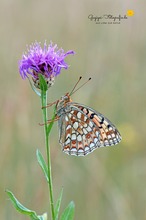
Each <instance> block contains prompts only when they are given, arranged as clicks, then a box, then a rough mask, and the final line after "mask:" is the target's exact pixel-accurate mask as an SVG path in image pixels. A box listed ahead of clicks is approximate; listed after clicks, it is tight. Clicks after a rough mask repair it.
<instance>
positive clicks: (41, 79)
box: [39, 74, 48, 92]
mask: <svg viewBox="0 0 146 220" xmlns="http://www.w3.org/2000/svg"><path fill="white" fill-rule="evenodd" d="M39 83H40V89H41V90H42V91H43V92H46V91H47V90H48V86H47V83H46V81H45V79H44V77H43V76H42V75H41V74H39Z"/></svg>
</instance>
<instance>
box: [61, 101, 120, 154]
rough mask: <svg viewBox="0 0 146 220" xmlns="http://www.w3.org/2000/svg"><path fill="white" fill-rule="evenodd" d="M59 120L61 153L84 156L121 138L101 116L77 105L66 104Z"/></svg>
mask: <svg viewBox="0 0 146 220" xmlns="http://www.w3.org/2000/svg"><path fill="white" fill-rule="evenodd" d="M65 108H66V109H65V111H64V112H65V113H64V114H62V115H61V116H60V118H59V130H60V143H61V145H62V150H63V152H65V153H67V154H69V155H76V156H85V155H87V154H89V153H91V152H92V151H93V150H95V149H96V148H98V147H103V146H112V145H116V144H118V143H119V142H120V140H121V136H120V134H119V132H118V130H117V129H116V128H115V126H114V125H113V124H112V123H111V122H110V121H109V120H108V119H107V118H105V117H104V116H103V115H101V114H100V113H97V112H95V111H94V110H93V109H91V108H89V107H87V106H84V105H80V104H78V103H73V102H72V103H68V105H67V106H66V107H65Z"/></svg>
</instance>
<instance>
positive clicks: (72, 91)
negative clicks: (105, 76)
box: [69, 76, 82, 95]
mask: <svg viewBox="0 0 146 220" xmlns="http://www.w3.org/2000/svg"><path fill="white" fill-rule="evenodd" d="M81 79H82V76H80V77H79V79H78V81H77V82H76V84H75V85H74V87H73V89H72V90H71V92H70V94H69V95H72V94H73V93H74V90H75V88H76V86H77V85H78V83H79V82H80V80H81Z"/></svg>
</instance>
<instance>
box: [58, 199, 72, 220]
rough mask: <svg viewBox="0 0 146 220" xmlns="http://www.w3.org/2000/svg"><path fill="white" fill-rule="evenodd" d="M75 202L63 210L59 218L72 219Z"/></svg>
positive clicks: (63, 219)
mask: <svg viewBox="0 0 146 220" xmlns="http://www.w3.org/2000/svg"><path fill="white" fill-rule="evenodd" d="M74 210H75V204H74V202H73V201H71V202H70V203H69V205H68V206H67V207H66V208H65V210H64V211H63V213H62V215H61V218H60V220H73V217H74Z"/></svg>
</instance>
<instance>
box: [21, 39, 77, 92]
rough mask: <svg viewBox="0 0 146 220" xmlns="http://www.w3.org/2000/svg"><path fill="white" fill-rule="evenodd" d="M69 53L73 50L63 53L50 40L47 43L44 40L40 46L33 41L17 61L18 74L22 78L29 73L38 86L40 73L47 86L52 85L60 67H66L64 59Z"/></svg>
mask: <svg viewBox="0 0 146 220" xmlns="http://www.w3.org/2000/svg"><path fill="white" fill-rule="evenodd" d="M69 54H74V51H72V50H70V51H68V52H66V53H65V52H64V50H63V49H58V47H57V45H56V44H55V45H53V44H52V42H51V43H50V44H49V45H47V43H46V42H45V43H44V47H43V48H42V47H41V44H40V43H38V42H35V43H34V44H32V45H30V46H29V47H28V48H27V53H24V54H23V55H22V59H21V60H20V61H19V72H20V75H21V77H22V79H26V78H27V77H28V75H31V76H32V80H33V82H34V85H35V87H37V88H40V87H39V74H42V75H43V76H44V78H45V80H46V82H47V84H48V88H49V87H50V86H52V85H53V83H54V80H55V77H56V76H57V75H59V74H60V72H61V69H62V68H64V69H67V68H68V64H67V63H65V61H64V59H65V57H66V56H68V55H69Z"/></svg>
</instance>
